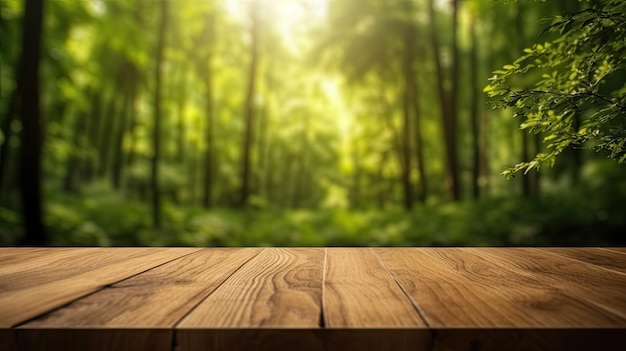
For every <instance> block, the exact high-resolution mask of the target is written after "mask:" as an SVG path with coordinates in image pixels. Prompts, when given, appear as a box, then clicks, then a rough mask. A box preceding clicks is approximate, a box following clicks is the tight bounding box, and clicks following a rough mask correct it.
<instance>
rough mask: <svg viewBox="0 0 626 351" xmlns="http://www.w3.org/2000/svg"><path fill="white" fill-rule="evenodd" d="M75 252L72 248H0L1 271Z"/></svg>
mask: <svg viewBox="0 0 626 351" xmlns="http://www.w3.org/2000/svg"><path fill="white" fill-rule="evenodd" d="M68 251H74V249H70V248H52V249H51V248H33V247H2V248H0V269H2V268H4V267H9V265H15V264H18V263H21V262H24V261H29V260H36V259H39V258H41V257H46V256H49V255H53V254H61V253H64V254H65V253H67V252H68Z"/></svg>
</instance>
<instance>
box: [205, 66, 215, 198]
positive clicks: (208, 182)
mask: <svg viewBox="0 0 626 351" xmlns="http://www.w3.org/2000/svg"><path fill="white" fill-rule="evenodd" d="M210 75H211V72H208V74H207V81H206V95H205V96H206V99H207V100H206V127H205V128H206V129H205V131H206V137H205V138H206V150H205V151H204V192H203V195H204V196H203V199H202V205H203V206H204V208H209V207H211V205H212V199H213V172H214V170H213V162H214V161H213V153H214V151H215V150H213V149H214V146H213V88H212V85H211V78H210V77H211V76H210Z"/></svg>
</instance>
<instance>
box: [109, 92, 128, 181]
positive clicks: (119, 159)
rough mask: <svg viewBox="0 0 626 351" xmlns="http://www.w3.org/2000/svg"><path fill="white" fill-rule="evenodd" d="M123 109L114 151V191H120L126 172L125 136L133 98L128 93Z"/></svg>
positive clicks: (120, 113) (118, 119)
mask: <svg viewBox="0 0 626 351" xmlns="http://www.w3.org/2000/svg"><path fill="white" fill-rule="evenodd" d="M123 99H124V101H123V103H122V108H121V109H120V110H119V113H118V115H119V117H118V118H117V122H118V123H117V126H116V127H117V128H116V130H115V137H114V141H115V144H114V145H113V146H114V149H113V152H114V154H113V189H120V187H121V185H122V173H123V171H124V135H125V134H126V129H127V124H128V114H129V110H130V104H131V96H130V94H129V92H128V91H127V92H126V93H125V94H124V97H123Z"/></svg>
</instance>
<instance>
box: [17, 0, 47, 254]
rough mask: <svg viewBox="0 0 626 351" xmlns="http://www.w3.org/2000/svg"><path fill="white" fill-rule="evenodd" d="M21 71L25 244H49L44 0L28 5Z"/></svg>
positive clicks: (21, 180)
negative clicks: (42, 87)
mask: <svg viewBox="0 0 626 351" xmlns="http://www.w3.org/2000/svg"><path fill="white" fill-rule="evenodd" d="M24 4H25V5H24V22H23V28H24V30H23V35H22V58H21V66H20V68H21V71H20V73H19V74H18V76H19V81H18V86H19V88H18V89H19V90H20V91H21V94H20V96H21V104H20V106H21V112H22V113H21V118H22V130H21V146H20V177H19V178H20V193H21V197H22V220H23V225H24V231H25V234H26V235H25V238H24V244H26V245H45V244H46V243H47V242H48V238H47V236H46V233H45V230H44V226H43V220H42V215H43V214H42V212H43V211H42V194H41V152H42V146H43V128H42V121H41V115H40V106H39V105H40V100H39V60H40V56H41V34H42V33H41V32H42V26H43V0H29V1H25V2H24Z"/></svg>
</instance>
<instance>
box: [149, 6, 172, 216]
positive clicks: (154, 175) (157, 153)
mask: <svg viewBox="0 0 626 351" xmlns="http://www.w3.org/2000/svg"><path fill="white" fill-rule="evenodd" d="M167 7H168V2H167V0H161V21H160V22H159V36H158V39H157V47H156V64H155V80H156V85H155V90H154V129H153V139H152V142H153V144H152V147H153V151H152V152H153V155H152V165H151V166H152V167H151V169H150V179H151V184H150V187H151V190H152V191H151V192H152V220H153V225H154V227H155V228H160V227H161V194H160V190H159V161H160V158H161V119H162V103H163V102H162V101H161V100H162V97H163V92H162V90H163V72H162V70H163V61H164V59H163V52H164V49H165V34H166V31H167V16H168V9H167Z"/></svg>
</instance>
